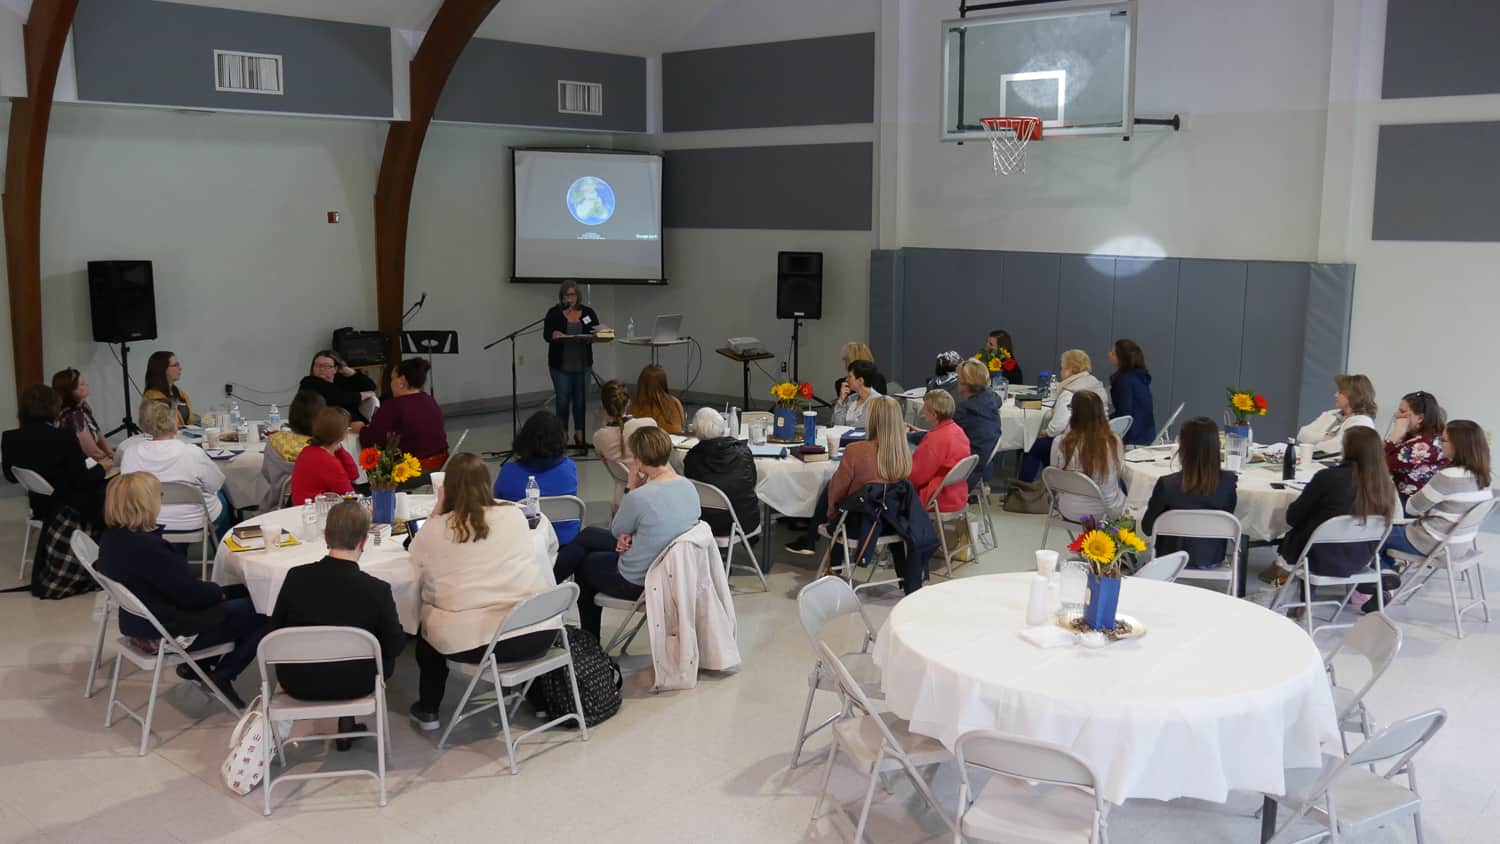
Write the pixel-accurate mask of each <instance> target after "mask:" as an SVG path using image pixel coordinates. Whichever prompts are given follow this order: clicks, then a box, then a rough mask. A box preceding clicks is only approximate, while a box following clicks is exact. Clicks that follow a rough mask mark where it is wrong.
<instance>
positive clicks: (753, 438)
mask: <svg viewBox="0 0 1500 844" xmlns="http://www.w3.org/2000/svg"><path fill="white" fill-rule="evenodd" d="M750 444H751V445H765V444H766V423H765V422H764V421H762V420H759V419H757V420H755V421H754V422H752V423H750Z"/></svg>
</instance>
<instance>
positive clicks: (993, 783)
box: [953, 730, 1109, 844]
mask: <svg viewBox="0 0 1500 844" xmlns="http://www.w3.org/2000/svg"><path fill="white" fill-rule="evenodd" d="M953 755H954V756H955V757H957V759H958V776H959V783H958V830H957V832H955V833H954V836H953V840H954V841H955V842H958V841H962V840H963V838H970V839H974V840H977V841H1047V842H1057V844H1064V842H1077V844H1105V842H1107V841H1108V840H1109V839H1108V836H1107V832H1106V824H1107V823H1108V819H1109V803H1107V802H1105V800H1104V798H1103V797H1101V796H1099V791H1098V785H1097V783H1098V781H1099V775H1098V774H1096V773H1094V768H1093V766H1091V765H1090V764H1089V763H1088V762H1086V761H1084V760H1083V759H1081V758H1079V757H1078V756H1077V755H1075V754H1073V753H1072V752H1070V751H1069V750H1068V749H1067V748H1064V747H1061V746H1059V745H1056V744H1052V743H1051V742H1045V741H1038V740H1036V739H1030V738H1024V737H1022V736H1013V735H1007V734H1006V733H1002V732H999V731H997V730H970V731H968V732H966V733H964V734H963V735H961V736H959V737H958V741H957V742H956V743H955V744H954V746H953ZM970 767H974V768H979V769H981V770H983V771H985V772H987V773H988V774H989V782H988V783H986V784H985V786H984V789H983V790H981V791H979V792H978V793H975V790H974V786H973V784H972V783H971V782H970V781H969V768H970Z"/></svg>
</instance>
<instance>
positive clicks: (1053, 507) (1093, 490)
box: [1041, 466, 1110, 548]
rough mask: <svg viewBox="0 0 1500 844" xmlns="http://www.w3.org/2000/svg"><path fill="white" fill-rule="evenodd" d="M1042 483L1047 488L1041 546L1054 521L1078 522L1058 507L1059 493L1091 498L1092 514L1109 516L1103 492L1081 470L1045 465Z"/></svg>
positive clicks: (1063, 522) (1074, 523)
mask: <svg viewBox="0 0 1500 844" xmlns="http://www.w3.org/2000/svg"><path fill="white" fill-rule="evenodd" d="M1042 484H1043V485H1044V486H1045V487H1046V488H1047V498H1048V504H1047V521H1046V522H1045V523H1044V524H1043V525H1042V546H1041V547H1043V548H1046V547H1047V536H1048V534H1049V533H1050V532H1051V530H1052V523H1053V522H1054V521H1056V522H1060V523H1062V524H1063V525H1076V524H1078V522H1075V521H1073V520H1072V519H1069V518H1068V517H1067V516H1064V515H1063V514H1062V511H1061V510H1059V509H1058V506H1057V497H1058V495H1059V494H1061V493H1069V494H1071V495H1077V496H1079V497H1082V498H1090V499H1093V502H1094V504H1093V506H1092V507H1091V508H1090V509H1091V511H1092V513H1093V515H1094V516H1096V517H1098V518H1100V519H1103V518H1106V517H1107V516H1109V514H1110V511H1109V505H1107V504H1105V503H1104V493H1103V492H1100V491H1099V485H1098V484H1096V483H1094V479H1093V478H1090V477H1089V476H1088V475H1085V474H1084V473H1082V472H1074V471H1072V470H1070V469H1059V468H1057V467H1056V466H1046V467H1044V468H1043V469H1042Z"/></svg>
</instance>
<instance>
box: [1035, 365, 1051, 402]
mask: <svg viewBox="0 0 1500 844" xmlns="http://www.w3.org/2000/svg"><path fill="white" fill-rule="evenodd" d="M1051 377H1052V373H1050V372H1046V371H1043V372H1042V373H1041V374H1040V375H1038V376H1037V377H1036V392H1037V395H1039V396H1041V397H1042V398H1046V397H1047V396H1046V392H1047V379H1048V378H1051Z"/></svg>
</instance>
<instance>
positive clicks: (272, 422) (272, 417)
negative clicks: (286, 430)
mask: <svg viewBox="0 0 1500 844" xmlns="http://www.w3.org/2000/svg"><path fill="white" fill-rule="evenodd" d="M266 430H267V431H272V432H274V431H280V430H281V408H279V407H277V406H276V405H274V404H273V405H271V412H270V414H268V415H267V416H266Z"/></svg>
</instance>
